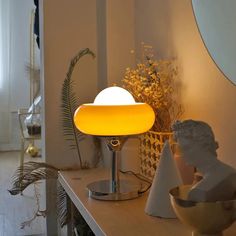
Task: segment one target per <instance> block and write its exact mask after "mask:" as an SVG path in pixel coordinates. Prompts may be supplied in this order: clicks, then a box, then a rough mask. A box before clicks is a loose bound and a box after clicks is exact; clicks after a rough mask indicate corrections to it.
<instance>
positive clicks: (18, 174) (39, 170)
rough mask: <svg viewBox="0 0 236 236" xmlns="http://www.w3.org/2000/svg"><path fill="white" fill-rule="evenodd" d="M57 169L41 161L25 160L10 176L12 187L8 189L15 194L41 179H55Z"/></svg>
mask: <svg viewBox="0 0 236 236" xmlns="http://www.w3.org/2000/svg"><path fill="white" fill-rule="evenodd" d="M58 171H59V169H57V168H55V167H53V166H51V165H48V164H46V163H42V162H33V161H31V162H25V163H24V164H23V165H22V166H20V167H18V169H17V170H16V171H15V173H14V175H13V177H12V187H11V189H9V190H8V191H9V192H10V194H11V195H17V194H19V193H21V192H22V191H24V189H25V188H27V187H28V186H29V185H30V184H32V183H35V182H37V181H39V180H43V179H57V177H58Z"/></svg>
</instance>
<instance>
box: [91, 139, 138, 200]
mask: <svg viewBox="0 0 236 236" xmlns="http://www.w3.org/2000/svg"><path fill="white" fill-rule="evenodd" d="M104 138H105V140H106V145H107V147H108V149H109V150H110V151H111V153H112V166H111V179H110V180H100V181H97V182H93V183H91V184H89V185H88V186H87V188H88V190H89V196H90V197H92V198H95V199H98V200H114V201H117V200H128V199H133V198H137V197H139V196H140V195H141V194H140V190H141V184H140V183H138V182H137V183H136V182H133V181H130V180H123V179H121V180H120V178H119V161H118V157H117V153H118V152H119V151H121V149H122V146H123V144H124V143H125V141H126V140H127V137H126V136H109V137H104Z"/></svg>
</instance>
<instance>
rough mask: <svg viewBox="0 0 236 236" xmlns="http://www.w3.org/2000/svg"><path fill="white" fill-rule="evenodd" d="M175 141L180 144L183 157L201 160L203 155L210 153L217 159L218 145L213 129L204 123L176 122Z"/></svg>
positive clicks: (174, 125) (173, 127) (174, 128)
mask: <svg viewBox="0 0 236 236" xmlns="http://www.w3.org/2000/svg"><path fill="white" fill-rule="evenodd" d="M172 129H173V132H174V139H175V140H176V141H177V142H178V144H179V146H180V149H181V151H182V153H183V156H186V160H187V159H189V158H191V157H192V158H195V157H196V156H197V155H198V156H197V157H196V158H198V159H199V155H200V153H201V155H202V153H210V154H211V156H215V157H217V154H216V149H217V148H218V143H217V142H216V141H215V136H214V133H213V131H212V129H211V127H210V126H209V125H208V124H207V123H205V122H203V121H195V120H184V121H176V122H175V123H174V124H173V126H172Z"/></svg>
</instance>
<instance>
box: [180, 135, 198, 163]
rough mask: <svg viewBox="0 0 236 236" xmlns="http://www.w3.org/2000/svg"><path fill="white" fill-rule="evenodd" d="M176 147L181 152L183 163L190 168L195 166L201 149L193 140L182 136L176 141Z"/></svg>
mask: <svg viewBox="0 0 236 236" xmlns="http://www.w3.org/2000/svg"><path fill="white" fill-rule="evenodd" d="M177 142H178V145H179V147H180V150H181V154H182V158H183V159H184V161H185V162H186V163H187V164H188V165H191V166H195V165H196V164H197V162H198V159H199V158H200V157H199V155H200V149H201V147H200V146H199V145H198V144H197V143H195V142H193V140H191V139H189V138H187V137H185V136H182V137H179V138H178V139H177Z"/></svg>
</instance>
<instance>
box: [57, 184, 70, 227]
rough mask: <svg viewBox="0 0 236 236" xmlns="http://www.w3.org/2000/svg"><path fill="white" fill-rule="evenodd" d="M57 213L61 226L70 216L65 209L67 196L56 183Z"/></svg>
mask: <svg viewBox="0 0 236 236" xmlns="http://www.w3.org/2000/svg"><path fill="white" fill-rule="evenodd" d="M57 215H58V220H59V223H60V226H61V228H62V227H63V226H64V225H66V224H68V222H69V221H70V217H69V214H68V211H67V196H66V191H65V190H64V188H63V187H62V186H61V185H60V183H58V186H57Z"/></svg>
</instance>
